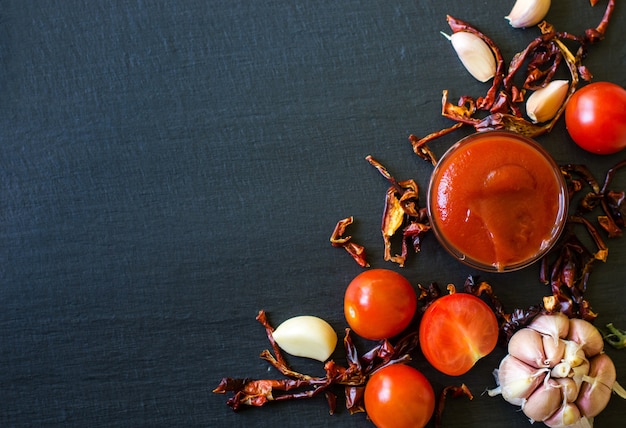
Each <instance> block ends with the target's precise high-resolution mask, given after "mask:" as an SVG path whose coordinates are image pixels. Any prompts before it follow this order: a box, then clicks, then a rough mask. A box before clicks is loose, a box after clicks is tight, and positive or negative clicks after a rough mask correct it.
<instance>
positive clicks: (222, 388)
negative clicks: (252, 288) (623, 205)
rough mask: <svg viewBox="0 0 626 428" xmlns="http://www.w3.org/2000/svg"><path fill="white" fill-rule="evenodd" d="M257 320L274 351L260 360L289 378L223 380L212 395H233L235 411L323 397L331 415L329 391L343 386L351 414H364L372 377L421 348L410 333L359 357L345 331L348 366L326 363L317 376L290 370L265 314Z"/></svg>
mask: <svg viewBox="0 0 626 428" xmlns="http://www.w3.org/2000/svg"><path fill="white" fill-rule="evenodd" d="M257 320H258V321H259V322H260V323H261V324H262V325H263V327H264V328H265V331H266V334H267V338H268V340H269V342H270V345H271V346H272V351H273V354H272V352H270V351H269V350H264V351H263V352H261V358H262V359H264V360H265V361H267V362H268V363H269V364H271V365H272V366H273V367H274V368H276V369H277V370H278V371H279V372H280V373H281V374H282V375H284V376H285V377H286V378H285V379H264V380H256V379H248V378H243V379H234V378H228V377H227V378H223V379H222V380H221V381H220V383H219V385H218V386H217V387H216V388H215V389H214V390H213V392H215V393H221V394H223V393H226V392H231V393H233V396H232V397H230V398H229V399H228V400H227V402H226V404H227V405H228V406H230V407H231V408H232V409H233V410H240V409H241V408H243V407H245V406H255V407H259V406H263V405H265V404H267V403H269V402H272V401H281V400H293V399H305V398H313V397H317V396H319V395H321V394H324V395H325V397H326V401H327V403H328V405H329V409H330V410H329V411H330V413H331V414H332V413H334V411H335V406H336V395H335V394H334V392H332V391H331V390H330V388H331V387H333V386H341V387H343V388H344V395H345V397H346V408H347V409H348V411H349V412H350V413H357V412H362V411H364V406H363V388H364V387H365V384H366V382H367V379H368V378H369V376H370V375H371V374H372V373H373V372H375V371H377V370H380V369H381V368H383V367H386V366H388V365H391V364H398V363H402V362H406V361H408V360H410V359H411V357H410V354H411V352H412V351H413V350H414V349H415V348H417V346H419V341H418V338H417V332H410V333H408V334H406V335H405V336H403V337H402V338H400V339H398V340H397V341H396V342H395V343H391V342H390V341H389V340H383V341H381V342H380V343H379V344H378V345H377V346H375V347H374V348H372V349H371V350H370V351H369V352H367V353H365V354H363V355H362V356H359V353H358V351H357V349H356V346H355V345H354V342H353V341H352V337H351V335H350V329H346V335H345V337H344V340H343V343H344V348H345V352H346V360H347V366H346V367H344V366H341V365H339V364H337V363H335V362H334V361H332V360H329V361H327V362H326V364H324V371H325V375H324V376H322V377H314V376H309V375H306V374H303V373H299V372H297V371H295V370H293V369H291V367H290V366H289V364H288V363H287V361H286V360H285V358H284V357H283V355H282V352H281V350H280V348H279V347H278V345H277V344H276V342H275V341H274V338H273V336H272V333H273V331H274V328H273V327H272V326H271V325H270V323H269V322H268V320H267V317H266V314H265V312H264V311H260V312H259V314H258V316H257Z"/></svg>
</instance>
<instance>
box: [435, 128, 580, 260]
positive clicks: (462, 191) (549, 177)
mask: <svg viewBox="0 0 626 428" xmlns="http://www.w3.org/2000/svg"><path fill="white" fill-rule="evenodd" d="M427 209H428V216H429V219H430V224H431V227H432V230H433V231H434V233H435V236H436V237H437V239H438V241H439V242H440V243H441V245H442V246H443V247H444V248H445V249H446V250H447V251H448V252H449V253H450V254H452V255H453V256H454V257H455V258H456V259H457V260H459V261H461V262H463V263H465V264H467V265H469V266H472V267H474V268H477V269H480V270H483V271H489V272H509V271H513V270H517V269H521V268H524V267H526V266H528V265H530V264H532V263H534V262H535V261H537V260H538V259H540V258H541V257H542V256H543V255H545V254H546V252H548V251H549V250H550V248H552V247H553V246H554V244H555V243H556V242H557V241H558V239H559V236H560V235H561V232H562V231H563V228H564V226H565V223H566V221H567V211H568V192H567V185H566V183H565V179H564V177H563V174H562V173H561V170H560V168H559V167H558V165H557V164H556V163H555V162H554V159H553V158H552V157H551V156H550V154H549V153H548V152H547V151H546V150H545V149H544V148H543V147H541V146H540V145H539V144H538V143H536V142H535V141H533V140H532V139H530V138H527V137H524V136H522V135H519V134H515V133H512V132H508V131H485V132H479V133H476V134H472V135H470V136H468V137H465V138H463V139H462V140H460V141H458V142H457V143H456V144H454V145H453V146H452V147H450V148H449V149H448V150H447V151H446V153H445V154H444V155H443V156H442V157H441V159H440V160H439V162H438V163H437V165H436V166H435V169H434V170H433V173H432V175H431V179H430V183H429V186H428V196H427Z"/></svg>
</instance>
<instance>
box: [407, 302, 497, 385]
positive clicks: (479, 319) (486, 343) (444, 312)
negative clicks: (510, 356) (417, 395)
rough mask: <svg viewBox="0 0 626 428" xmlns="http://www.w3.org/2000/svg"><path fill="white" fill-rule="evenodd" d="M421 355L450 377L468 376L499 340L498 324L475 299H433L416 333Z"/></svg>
mask: <svg viewBox="0 0 626 428" xmlns="http://www.w3.org/2000/svg"><path fill="white" fill-rule="evenodd" d="M419 340H420V346H421V348H422V353H423V354H424V356H425V357H426V359H427V360H428V362H429V363H430V364H432V366H433V367H435V368H436V369H437V370H439V371H440V372H442V373H445V374H447V375H450V376H459V375H462V374H464V373H467V372H468V371H469V369H471V368H472V367H473V366H474V364H476V361H478V360H479V359H481V358H482V357H484V356H485V355H487V354H489V353H490V352H491V351H493V349H494V348H495V347H496V343H497V341H498V321H497V320H496V316H495V314H494V313H493V311H492V310H491V308H490V307H489V306H488V305H487V304H486V303H485V302H483V301H482V300H481V299H479V298H478V297H476V296H474V295H472V294H467V293H453V294H448V295H446V296H443V297H440V298H439V299H437V300H435V301H434V302H433V303H432V304H431V305H430V306H429V307H428V308H427V309H426V311H425V312H424V315H423V317H422V321H421V323H420V330H419Z"/></svg>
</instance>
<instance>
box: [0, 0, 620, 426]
mask: <svg viewBox="0 0 626 428" xmlns="http://www.w3.org/2000/svg"><path fill="white" fill-rule="evenodd" d="M512 3H513V2H512V1H506V2H497V1H478V0H472V1H463V2H459V1H439V2H418V1H415V0H397V1H391V2H364V1H357V0H348V1H342V2H333V1H306V0H305V1H277V0H272V1H265V2H250V1H242V0H228V1H226V0H214V1H210V2H204V1H181V2H166V1H112V2H90V1H84V0H83V1H80V0H68V1H46V2H34V1H22V0H19V1H18V0H8V1H3V2H2V6H1V7H0V140H1V147H2V149H1V150H0V184H1V187H0V242H1V244H0V261H1V263H2V269H1V270H0V283H1V284H0V362H1V366H2V369H1V370H0V425H2V426H7V427H27V426H38V427H39V426H75V427H96V426H102V427H105V426H106V427H138V426H150V427H156V426H181V427H191V426H210V427H221V426H229V427H233V426H234V427H249V426H255V427H270V426H271V427H274V426H281V427H301V426H307V427H325V426H346V427H348V426H352V427H357V426H358V427H361V426H362V427H366V426H371V425H370V423H369V422H367V421H366V419H365V417H364V415H363V414H360V415H354V416H350V415H348V414H347V412H346V411H345V410H343V411H342V410H340V411H339V412H338V414H337V415H335V416H329V415H328V412H327V407H326V405H325V402H324V400H323V399H315V400H311V401H307V402H298V403H283V404H278V405H275V406H271V407H267V408H262V409H253V410H250V411H244V412H241V413H239V414H235V413H233V412H232V411H231V410H230V409H229V408H227V407H226V405H225V399H226V398H225V397H223V396H218V395H216V394H213V393H212V392H211V391H212V389H213V388H214V387H215V386H216V385H217V383H218V381H219V379H220V378H221V377H222V376H235V377H243V376H252V377H275V376H277V374H276V373H275V372H273V371H268V369H267V365H266V364H265V363H264V362H263V361H261V360H260V359H259V358H258V354H259V352H260V351H261V350H262V349H264V348H265V347H266V346H267V342H266V339H265V336H264V332H263V329H262V328H261V327H260V326H259V325H258V324H257V323H256V321H255V320H254V317H255V315H256V313H257V311H258V310H259V309H265V310H267V311H268V312H269V313H270V317H271V320H272V321H273V322H274V323H276V324H277V323H279V322H280V321H282V320H284V319H286V318H288V317H291V316H294V315H298V314H314V315H318V316H321V317H323V318H325V319H327V320H328V321H329V322H330V323H331V324H332V325H333V326H334V327H335V328H336V329H337V331H338V332H342V331H343V329H344V327H345V326H346V324H345V321H344V319H343V315H342V309H341V308H342V306H341V305H342V298H343V290H344V288H345V286H346V284H347V283H348V282H349V280H350V279H351V278H352V277H353V276H355V275H356V274H357V273H359V272H360V271H361V269H360V268H359V267H358V266H357V265H356V264H355V263H354V262H353V261H352V260H351V259H350V258H349V257H348V256H347V255H346V254H345V253H344V252H343V251H342V250H338V249H335V248H332V247H331V246H330V245H329V242H328V237H329V235H330V233H331V231H332V229H333V227H334V225H335V222H336V221H337V220H338V219H340V218H342V217H345V216H348V215H354V216H355V218H356V219H357V223H356V224H355V225H354V226H353V227H352V229H351V230H350V231H351V233H352V234H353V236H354V239H356V240H357V241H358V242H360V243H362V244H364V245H365V246H366V247H367V248H368V251H369V254H370V261H371V263H372V265H373V266H374V267H389V268H392V269H397V268H396V267H395V266H394V265H391V264H388V263H385V262H384V261H383V260H382V241H381V239H380V236H379V232H378V228H379V223H380V214H381V212H382V207H383V206H382V203H383V197H384V191H385V189H386V183H385V182H384V180H382V178H381V177H380V176H379V175H378V174H377V173H376V172H375V171H374V170H373V169H372V168H371V167H370V166H369V165H368V164H367V163H366V162H365V161H364V157H365V156H366V155H368V154H372V155H374V156H375V157H377V158H378V159H379V160H380V161H382V162H383V163H384V164H385V165H386V166H387V167H388V168H389V169H390V170H391V171H392V173H393V174H394V175H396V176H397V177H398V178H401V179H405V178H414V179H416V180H417V181H418V183H420V184H421V185H422V190H424V189H425V185H426V183H427V181H428V176H429V173H430V169H431V167H430V166H429V165H428V164H426V163H424V162H423V161H421V160H420V159H418V158H417V157H416V156H414V155H413V153H412V151H411V148H410V146H409V144H408V142H407V136H408V135H409V134H410V133H415V134H419V135H424V134H426V133H428V132H431V131H435V130H437V129H440V128H442V127H444V126H447V125H448V124H449V123H450V122H449V121H447V120H445V119H443V118H441V117H440V115H439V109H440V96H441V91H442V90H443V89H446V88H447V89H449V90H450V93H451V96H452V97H457V96H460V95H463V94H469V95H475V96H478V95H481V94H482V93H483V92H484V90H485V88H486V86H485V85H481V84H479V83H476V82H474V81H473V80H472V79H471V77H469V76H468V75H467V74H465V72H464V70H463V69H462V68H461V66H460V65H459V62H458V60H457V59H456V57H455V55H454V53H453V51H452V49H451V48H450V46H449V45H448V43H447V42H446V41H445V39H444V38H443V37H441V35H440V34H439V31H442V30H443V31H446V30H448V28H447V25H446V21H445V17H446V14H451V15H454V16H456V17H459V18H462V19H465V20H467V21H470V22H472V23H474V24H475V25H477V26H478V27H479V28H481V29H483V30H484V31H485V32H487V33H488V34H489V35H490V36H491V37H492V38H493V39H494V40H495V41H496V42H497V43H498V44H499V45H500V46H501V48H502V50H503V52H504V54H505V57H506V58H507V59H510V58H511V56H512V55H513V54H514V53H515V52H517V51H519V50H521V49H522V48H523V47H524V46H526V43H528V42H529V41H530V40H531V39H532V38H534V37H535V36H536V35H537V31H536V30H535V29H531V30H527V31H521V30H517V31H516V30H513V29H512V28H510V27H509V26H508V24H507V22H506V21H505V20H504V19H503V18H502V17H503V16H504V15H506V13H507V12H508V11H509V10H510V7H511V6H512ZM553 3H554V4H553V7H552V10H551V12H550V14H549V16H548V19H549V20H550V21H551V22H553V23H554V24H556V25H557V27H558V28H560V29H562V30H565V31H571V32H574V33H580V32H581V31H582V30H584V29H585V28H587V27H589V26H592V25H595V23H596V22H597V21H598V20H599V18H600V16H601V15H602V12H603V9H604V5H605V4H606V2H605V1H602V2H600V3H601V4H600V5H598V6H596V8H594V9H592V8H591V7H590V6H589V5H588V3H587V2H586V1H584V0H577V1H575V2H574V1H568V2H565V1H554V2H553ZM618 3H620V2H618ZM623 6H624V5H623V4H621V3H620V4H618V5H617V7H616V10H615V19H614V21H613V23H612V25H611V26H610V28H609V31H608V33H607V38H606V40H605V41H603V42H602V43H601V44H599V45H597V46H595V47H594V48H593V49H592V50H591V52H590V54H589V57H588V58H587V60H586V64H587V65H588V66H589V67H590V69H591V70H592V72H593V73H594V75H595V79H596V80H610V81H613V82H616V83H619V84H621V85H622V86H624V85H626V77H625V76H626V74H625V73H624V64H625V62H626V48H625V45H624V43H623V42H624V41H623V36H622V28H623V27H624V25H626V22H625V20H626V18H625V14H626V10H624V7H623ZM467 132H469V130H466V131H459V133H457V134H455V135H452V136H449V137H446V138H444V139H443V140H441V142H439V143H437V145H435V146H434V147H435V150H436V151H437V152H438V153H442V152H443V151H444V150H445V148H446V147H447V146H449V145H450V144H451V143H452V142H453V141H455V140H456V139H457V138H460V137H461V136H462V135H464V133H467ZM538 140H539V141H540V142H541V143H542V144H544V145H545V146H546V147H547V148H548V149H549V150H550V151H551V152H552V154H553V155H554V157H555V159H556V160H557V161H558V162H560V163H565V162H576V163H586V164H588V165H589V166H590V167H591V168H592V169H593V171H594V172H595V173H596V174H598V175H600V174H601V173H603V172H604V171H605V170H606V169H607V168H608V167H609V166H611V165H612V164H614V163H615V162H616V161H617V160H618V159H620V158H621V157H623V154H622V155H619V156H610V157H598V156H592V155H589V154H586V153H583V152H582V151H581V150H579V149H577V148H576V147H575V146H574V145H573V144H572V142H571V141H570V140H569V139H568V137H567V135H566V132H565V127H564V124H563V123H562V122H560V123H559V125H558V126H557V127H556V129H555V130H554V132H553V133H552V134H550V135H548V136H545V137H541V138H539V139H538ZM617 184H618V185H621V187H622V188H624V187H626V176H624V175H620V176H619V177H618V179H617ZM610 251H611V253H610V257H609V261H608V262H607V263H606V264H605V265H602V266H598V268H597V269H596V271H595V272H594V275H593V280H592V283H591V287H590V290H589V292H588V296H589V299H590V301H591V302H592V304H593V307H594V309H595V310H596V311H597V312H599V313H600V316H599V319H598V322H599V323H606V322H608V321H613V322H615V323H616V324H618V325H622V326H626V315H625V313H624V305H625V304H626V298H625V297H624V279H625V278H626V267H625V265H624V263H623V260H624V257H625V256H626V241H621V240H618V241H614V242H611V243H610ZM402 272H403V273H404V274H405V275H406V276H407V277H408V278H409V279H410V280H411V281H412V282H413V283H415V284H417V283H423V284H427V283H429V282H431V281H437V282H439V283H441V284H446V283H449V282H453V283H456V284H459V285H460V284H461V283H462V282H463V280H464V279H465V278H466V277H467V275H469V274H475V273H477V272H473V271H471V270H470V269H468V268H466V267H464V266H463V265H461V264H459V263H457V262H455V261H453V260H451V258H450V257H449V256H448V255H447V254H445V253H444V252H443V250H442V249H441V248H440V247H439V246H438V245H437V243H436V242H435V241H434V237H432V236H429V237H428V238H427V239H426V242H425V244H424V250H423V253H422V254H420V255H418V256H413V257H411V258H410V260H409V262H408V264H407V267H406V268H405V269H404V270H402ZM482 278H483V279H487V280H489V281H490V282H491V283H492V284H493V285H494V287H495V289H496V292H497V294H498V295H499V296H500V297H501V298H502V300H503V302H504V304H505V305H506V306H507V307H509V308H513V307H523V306H527V305H529V304H532V303H537V302H538V301H539V300H540V299H541V296H543V295H544V294H546V293H547V290H546V289H545V288H544V287H543V286H541V285H540V284H539V283H538V281H537V269H536V266H535V267H531V268H529V269H526V270H524V271H521V272H517V273H511V274H504V275H487V274H484V275H483V276H482ZM608 352H609V354H610V355H611V356H612V357H613V358H614V360H615V363H616V365H617V367H618V372H619V375H618V379H619V380H620V381H621V382H622V383H623V384H626V377H624V376H625V373H626V354H625V353H621V352H617V351H613V350H609V351H608ZM622 352H624V351H622ZM503 355H504V350H503V349H500V348H499V349H497V350H496V351H495V352H494V353H493V354H492V355H491V356H489V357H488V358H486V359H485V360H483V361H481V362H479V363H478V365H477V366H476V367H475V369H473V370H472V371H471V372H470V373H469V374H468V375H466V376H463V377H462V378H461V379H452V378H448V377H446V376H443V375H439V374H437V373H435V372H434V370H433V369H432V368H430V367H429V366H428V364H427V363H425V362H424V361H423V360H422V359H421V358H419V357H418V358H416V360H415V362H414V364H415V366H416V367H418V368H420V369H422V370H423V371H424V373H426V374H427V376H428V377H429V379H430V380H431V381H432V383H433V386H434V387H435V389H436V390H437V391H439V390H441V388H442V387H443V386H444V385H448V384H451V383H459V382H461V381H463V382H465V383H467V384H468V385H469V386H470V388H471V389H472V390H473V391H474V393H475V395H476V398H475V399H474V400H473V401H472V402H469V401H467V400H459V401H455V402H451V403H449V405H448V411H447V413H446V417H445V426H446V427H449V428H451V427H461V426H462V427H485V426H489V427H527V426H529V424H528V422H527V420H526V419H525V417H524V416H523V415H522V414H521V413H519V412H517V411H516V410H515V409H514V408H513V407H512V406H510V405H508V404H506V403H504V402H503V401H502V400H501V399H499V398H489V397H487V396H485V395H481V393H482V392H483V391H484V390H485V389H486V388H489V387H492V386H493V380H492V377H491V371H492V369H493V368H494V367H495V366H496V365H497V364H498V361H499V359H500V358H501V357H502V356H503ZM335 358H337V359H341V352H340V351H337V353H336V354H335ZM292 362H293V364H294V366H295V367H296V368H297V369H299V370H302V371H308V372H311V373H312V374H319V373H321V368H320V366H319V365H318V364H314V363H311V362H308V361H300V360H292ZM340 402H341V400H340ZM622 406H623V404H622V403H620V402H619V400H618V399H617V398H613V399H612V401H611V403H610V405H609V407H608V409H607V410H606V411H605V412H604V413H603V414H602V415H601V416H599V417H598V418H597V420H596V425H595V426H596V427H598V428H606V427H615V426H617V424H619V423H620V422H619V421H622V420H623V416H624V413H623V407H622Z"/></svg>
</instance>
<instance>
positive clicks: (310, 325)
mask: <svg viewBox="0 0 626 428" xmlns="http://www.w3.org/2000/svg"><path fill="white" fill-rule="evenodd" d="M272 337H273V338H274V340H275V341H276V344H277V345H278V346H279V347H280V348H281V349H282V350H283V351H285V352H287V353H288V354H291V355H294V356H296V357H305V358H312V359H314V360H319V361H326V360H327V359H328V357H330V355H331V354H332V353H333V351H334V350H335V347H336V346H337V333H335V330H333V328H332V327H331V326H330V324H328V323H327V322H326V321H324V320H323V319H321V318H318V317H314V316H310V315H302V316H297V317H293V318H289V319H288V320H286V321H284V322H283V323H282V324H280V325H279V326H278V327H276V330H274V331H273V332H272Z"/></svg>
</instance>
